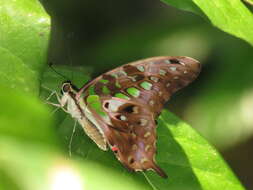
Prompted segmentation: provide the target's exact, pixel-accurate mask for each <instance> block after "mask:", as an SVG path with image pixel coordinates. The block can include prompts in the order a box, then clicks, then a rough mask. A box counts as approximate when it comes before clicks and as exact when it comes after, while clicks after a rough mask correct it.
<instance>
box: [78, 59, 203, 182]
mask: <svg viewBox="0 0 253 190" xmlns="http://www.w3.org/2000/svg"><path fill="white" fill-rule="evenodd" d="M199 72H200V64H199V62H198V61H196V60H194V59H192V58H189V57H154V58H149V59H144V60H141V61H137V62H133V63H129V64H126V65H123V66H121V67H119V68H116V69H114V70H112V71H109V72H107V73H105V74H103V75H101V76H99V77H98V78H96V79H95V80H93V81H91V82H90V83H88V84H87V85H85V86H84V87H83V88H82V89H81V90H80V91H79V96H82V97H84V100H85V103H86V104H87V106H88V109H89V111H90V112H91V114H92V116H93V118H94V119H95V121H96V125H97V127H99V128H100V130H102V132H103V134H104V137H105V139H106V141H107V143H108V145H109V146H110V147H111V149H112V150H113V151H114V152H115V155H116V157H117V158H118V159H119V160H120V161H121V163H122V164H123V165H124V166H126V167H127V168H129V169H130V170H134V171H142V170H148V169H153V170H155V171H156V172H157V173H158V174H159V175H161V176H163V177H166V174H165V173H164V172H163V171H162V170H161V169H160V168H159V167H158V166H157V165H156V163H155V159H154V157H155V154H156V123H155V119H156V118H157V117H158V115H159V114H160V112H161V110H162V108H163V105H164V103H165V102H166V101H168V100H169V98H170V97H171V95H172V94H173V93H174V92H175V91H177V90H179V89H181V88H183V87H184V86H186V85H188V84H189V83H190V82H192V81H193V80H194V79H195V78H196V77H197V76H198V74H199Z"/></svg>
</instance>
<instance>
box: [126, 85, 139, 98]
mask: <svg viewBox="0 0 253 190" xmlns="http://www.w3.org/2000/svg"><path fill="white" fill-rule="evenodd" d="M127 93H128V94H130V95H131V96H134V97H138V96H139V95H140V91H139V90H138V89H137V88H134V87H131V88H128V89H127Z"/></svg>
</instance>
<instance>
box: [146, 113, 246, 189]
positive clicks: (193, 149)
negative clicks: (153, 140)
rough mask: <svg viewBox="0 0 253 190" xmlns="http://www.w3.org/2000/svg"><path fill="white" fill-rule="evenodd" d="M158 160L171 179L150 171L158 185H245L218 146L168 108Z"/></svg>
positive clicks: (162, 122)
mask: <svg viewBox="0 0 253 190" xmlns="http://www.w3.org/2000/svg"><path fill="white" fill-rule="evenodd" d="M157 160H158V163H159V164H160V165H161V167H162V168H164V169H165V171H166V172H167V174H168V175H169V179H168V180H164V179H161V178H159V177H158V176H157V175H155V174H154V173H151V172H149V173H148V174H147V178H148V179H149V181H150V183H152V185H153V186H154V187H155V188H154V189H159V190H161V189H164V190H165V189H173V190H174V189H175V190H184V189H185V190H190V189H192V190H198V189H199V190H213V189H235V190H242V189H244V188H243V187H242V185H241V184H240V182H239V181H238V179H237V178H236V177H235V176H234V174H233V173H232V171H231V170H230V168H229V167H228V166H227V164H226V163H225V162H224V161H223V159H222V157H221V156H220V155H219V153H218V152H217V151H216V150H215V149H214V147H212V146H211V145H209V144H208V142H207V141H206V140H205V139H204V138H203V137H201V136H200V135H199V134H198V133H196V132H195V131H194V130H193V129H192V128H191V127H190V126H189V125H188V124H186V123H184V122H183V121H181V120H179V119H178V118H177V117H176V116H174V115H173V114H171V113H170V112H168V111H166V110H163V112H162V115H161V116H160V118H159V126H158V158H157Z"/></svg>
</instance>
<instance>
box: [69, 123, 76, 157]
mask: <svg viewBox="0 0 253 190" xmlns="http://www.w3.org/2000/svg"><path fill="white" fill-rule="evenodd" d="M76 123H77V120H75V124H74V127H73V131H72V134H71V137H70V141H69V157H71V156H72V141H73V137H74V134H75V131H76Z"/></svg>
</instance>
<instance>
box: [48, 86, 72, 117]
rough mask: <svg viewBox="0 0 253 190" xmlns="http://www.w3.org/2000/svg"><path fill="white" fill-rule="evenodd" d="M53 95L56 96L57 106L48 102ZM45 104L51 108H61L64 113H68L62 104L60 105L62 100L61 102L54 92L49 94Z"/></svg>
mask: <svg viewBox="0 0 253 190" xmlns="http://www.w3.org/2000/svg"><path fill="white" fill-rule="evenodd" d="M54 95H55V96H56V98H57V101H58V102H59V103H58V104H56V103H52V102H50V101H49V100H50V99H51V98H52V97H53V96H54ZM45 103H46V104H49V105H52V106H55V107H59V108H61V109H62V110H63V111H64V112H66V113H69V112H68V111H67V110H66V109H65V108H64V103H62V100H61V98H60V96H59V94H58V93H57V92H56V91H52V92H51V94H50V95H49V96H48V97H47V99H46V101H45Z"/></svg>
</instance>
